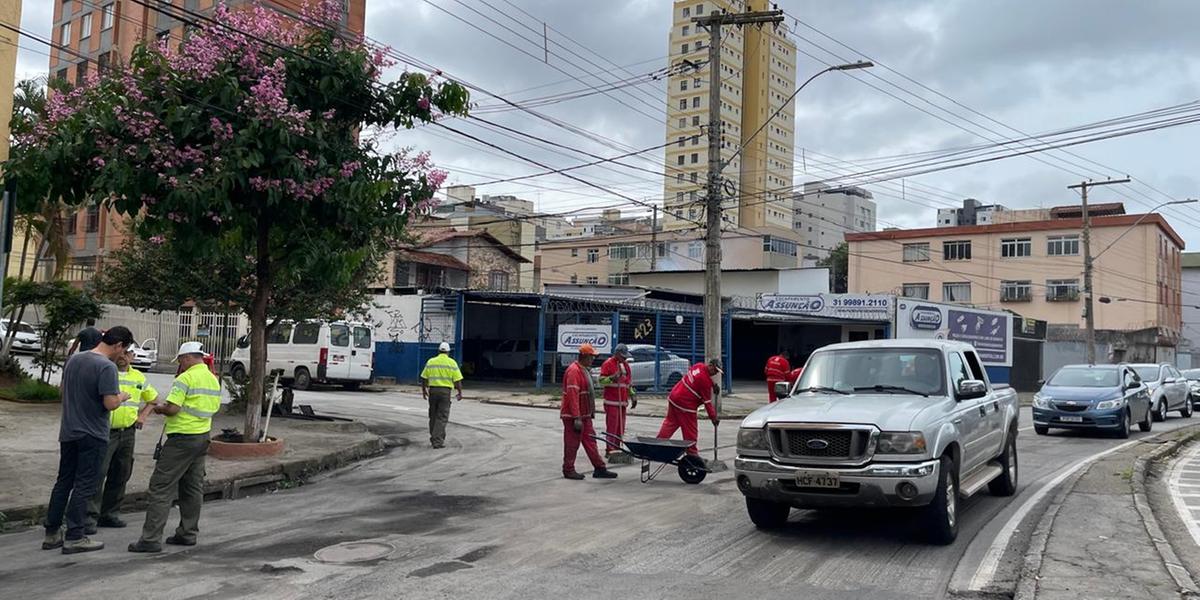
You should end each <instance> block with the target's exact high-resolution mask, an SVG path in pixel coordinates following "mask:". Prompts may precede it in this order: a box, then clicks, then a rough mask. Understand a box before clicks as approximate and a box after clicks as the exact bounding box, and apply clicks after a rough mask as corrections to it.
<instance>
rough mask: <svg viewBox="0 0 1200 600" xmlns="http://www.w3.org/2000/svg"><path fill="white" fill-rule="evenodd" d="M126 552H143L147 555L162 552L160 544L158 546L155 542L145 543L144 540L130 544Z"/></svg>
mask: <svg viewBox="0 0 1200 600" xmlns="http://www.w3.org/2000/svg"><path fill="white" fill-rule="evenodd" d="M128 550H129V551H130V552H145V553H149V554H157V553H159V552H162V544H158V543H155V542H147V541H145V540H138V541H137V542H134V543H132V544H130V545H129V548H128Z"/></svg>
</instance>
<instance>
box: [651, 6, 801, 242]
mask: <svg viewBox="0 0 1200 600" xmlns="http://www.w3.org/2000/svg"><path fill="white" fill-rule="evenodd" d="M769 8H770V5H769V3H767V2H762V1H756V0H751V1H749V2H748V1H746V0H703V1H700V2H697V1H696V0H675V5H674V10H673V13H672V14H673V19H672V25H671V34H670V36H669V38H670V44H669V47H670V54H671V57H672V61H671V62H672V65H673V66H675V67H676V69H675V70H674V71H673V73H675V74H674V75H672V77H671V78H670V80H669V81H668V84H667V85H668V91H667V124H666V125H667V132H666V141H667V142H671V145H670V146H668V147H667V151H666V174H667V177H666V182H665V185H664V196H665V198H664V205H665V207H666V217H665V219H664V226H665V228H667V229H681V228H686V227H694V226H696V223H697V222H698V221H699V222H702V221H703V219H702V218H701V217H702V216H703V214H704V210H703V209H704V197H705V182H706V181H707V176H708V132H707V126H708V118H709V116H708V115H709V110H708V107H709V103H708V99H709V87H708V86H709V85H710V81H709V79H710V77H711V76H710V75H709V73H710V72H711V71H710V69H709V68H708V66H707V64H706V62H707V60H708V43H709V39H710V38H709V33H708V31H707V30H705V29H703V28H700V27H697V26H696V24H695V23H692V18H693V17H696V16H700V15H706V14H710V13H712V12H714V11H728V12H745V11H748V10H766V9H769ZM795 63H796V45H795V44H794V43H793V42H792V41H790V40H789V39H788V38H787V36H786V35H785V33H784V31H783V30H782V29H780V28H777V27H774V26H762V27H757V26H748V27H732V26H731V27H727V28H725V29H724V30H723V31H722V44H721V65H720V68H719V69H718V70H717V72H718V73H719V74H720V82H719V85H720V86H721V96H720V97H721V121H722V132H721V134H722V137H721V159H722V160H723V161H726V162H728V165H727V166H726V167H725V169H724V171H722V175H723V177H724V179H725V181H726V182H727V185H726V186H725V189H726V194H727V197H726V200H725V201H724V202H723V203H722V219H723V221H724V223H725V225H726V226H727V227H737V226H742V227H764V226H774V227H780V228H784V229H791V227H792V212H793V209H792V200H791V198H792V190H791V188H792V161H793V158H792V155H793V151H794V148H795V122H794V121H795V120H794V110H793V107H792V105H791V104H790V103H789V104H788V105H787V106H784V107H783V108H782V109H780V107H781V106H783V105H784V103H785V102H787V100H788V98H789V96H790V95H791V94H792V92H793V91H794V90H795V88H796V65H795ZM689 65H694V66H695V68H690V69H689V68H687V66H689ZM776 110H779V114H778V115H777V116H775V117H774V118H771V116H772V115H773V114H774V113H775V111H776ZM764 123H766V125H765V126H764ZM760 128H761V131H759V130H760ZM755 132H758V133H757V134H755ZM739 149H740V150H741V151H740V153H739Z"/></svg>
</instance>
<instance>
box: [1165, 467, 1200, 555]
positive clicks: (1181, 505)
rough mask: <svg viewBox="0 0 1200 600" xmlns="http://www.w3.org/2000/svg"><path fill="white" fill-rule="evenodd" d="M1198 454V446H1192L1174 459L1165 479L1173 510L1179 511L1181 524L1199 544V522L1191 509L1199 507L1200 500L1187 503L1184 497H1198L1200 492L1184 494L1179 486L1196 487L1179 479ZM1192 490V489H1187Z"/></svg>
mask: <svg viewBox="0 0 1200 600" xmlns="http://www.w3.org/2000/svg"><path fill="white" fill-rule="evenodd" d="M1198 454H1200V446H1193V447H1192V449H1191V450H1188V452H1187V454H1185V455H1183V456H1181V457H1180V458H1178V459H1176V460H1175V466H1173V467H1172V468H1171V478H1170V479H1169V480H1168V481H1167V489H1169V490H1170V491H1171V502H1172V503H1173V504H1174V505H1175V512H1177V513H1179V518H1180V519H1181V520H1182V521H1183V524H1184V525H1185V526H1187V530H1188V533H1190V534H1192V539H1193V540H1196V543H1197V544H1200V523H1197V519H1196V516H1195V515H1194V514H1192V511H1194V510H1197V509H1200V501H1195V502H1193V503H1189V502H1188V501H1187V500H1184V498H1200V494H1184V493H1182V491H1183V490H1182V489H1181V488H1185V487H1189V488H1190V487H1196V484H1185V483H1181V482H1180V479H1181V478H1182V476H1183V472H1184V471H1185V470H1188V469H1189V467H1190V468H1195V467H1196V466H1197V464H1196V463H1195V462H1194V461H1195V460H1196V457H1197V455H1198ZM1187 491H1192V490H1187Z"/></svg>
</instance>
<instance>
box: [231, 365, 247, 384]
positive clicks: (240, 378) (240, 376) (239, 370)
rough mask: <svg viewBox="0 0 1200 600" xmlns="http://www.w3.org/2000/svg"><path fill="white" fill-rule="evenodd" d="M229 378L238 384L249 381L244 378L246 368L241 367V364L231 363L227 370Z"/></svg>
mask: <svg viewBox="0 0 1200 600" xmlns="http://www.w3.org/2000/svg"><path fill="white" fill-rule="evenodd" d="M229 376H230V377H232V378H233V380H234V381H236V382H238V383H246V382H247V381H248V380H249V379H248V378H247V377H246V367H243V366H242V363H233V366H232V367H230V368H229Z"/></svg>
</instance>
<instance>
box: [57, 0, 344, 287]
mask: <svg viewBox="0 0 1200 600" xmlns="http://www.w3.org/2000/svg"><path fill="white" fill-rule="evenodd" d="M224 2H225V4H227V5H228V6H230V7H234V8H237V7H242V6H250V5H252V4H254V3H255V1H254V0H224ZM259 3H261V4H262V5H263V6H266V7H269V8H272V9H275V10H278V11H281V12H283V13H284V14H289V15H291V14H297V13H298V11H299V10H300V6H301V4H303V0H259ZM154 4H155V3H148V2H147V3H139V2H134V0H61V1H60V0H55V1H54V23H53V30H52V33H51V37H52V39H53V41H54V42H55V44H58V45H61V46H65V47H67V48H69V49H70V50H71V51H70V52H66V51H63V50H59V49H58V48H52V49H51V50H50V77H54V78H57V79H62V80H66V81H69V82H72V83H75V84H79V83H82V82H83V81H85V80H87V77H88V75H89V74H90V73H95V72H96V71H98V70H104V69H107V68H108V67H109V65H114V64H120V63H124V62H125V61H127V60H128V59H129V57H130V56H131V55H132V54H133V49H134V47H135V46H137V44H138V43H139V42H141V41H143V40H152V39H160V40H161V39H170V40H172V41H174V42H178V41H180V40H182V39H183V36H184V34H185V31H186V30H187V29H188V28H190V27H191V25H189V24H188V23H186V22H185V20H184V19H183V18H176V16H178V17H185V18H189V19H190V17H187V14H186V11H197V12H199V13H201V14H211V12H212V10H213V8H214V6H215V5H216V4H217V2H216V0H182V1H179V0H176V1H174V2H169V3H159V4H164V5H165V6H163V7H162V8H161V9H159V10H156V9H154V8H151V6H153V5H154ZM169 5H173V6H174V8H171V7H170V6H169ZM172 13H174V14H175V15H176V16H171V15H172ZM365 16H366V0H347V2H346V16H345V21H344V24H345V26H346V28H347V29H348V30H349V31H350V32H351V33H355V34H360V35H361V34H362V33H363V31H364V29H363V26H364V21H365ZM191 20H195V19H191ZM81 55H82V56H83V57H86V58H81ZM127 220H128V217H126V216H125V215H121V214H118V213H116V212H114V211H112V210H110V209H108V208H104V207H91V208H89V209H87V210H83V211H79V212H78V213H76V214H75V215H73V216H70V215H69V216H68V217H67V221H66V229H67V233H68V235H69V236H70V244H71V259H70V260H71V264H70V265H68V266H67V268H66V271H65V272H66V277H67V279H68V280H75V281H86V280H89V279H91V277H92V275H93V274H94V273H95V270H96V269H97V268H98V267H99V265H100V262H101V261H102V260H103V257H104V256H105V255H107V254H108V252H109V251H111V250H113V249H115V248H118V247H120V246H121V245H122V244H123V243H124V242H125V239H126V237H127V235H128V231H127V229H126V224H127Z"/></svg>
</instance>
